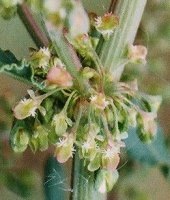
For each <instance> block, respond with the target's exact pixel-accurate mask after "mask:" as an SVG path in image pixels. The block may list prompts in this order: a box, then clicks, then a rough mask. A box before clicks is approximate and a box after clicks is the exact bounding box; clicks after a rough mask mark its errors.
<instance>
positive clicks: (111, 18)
mask: <svg viewBox="0 0 170 200" xmlns="http://www.w3.org/2000/svg"><path fill="white" fill-rule="evenodd" d="M118 24H119V19H118V17H117V16H115V15H113V14H112V13H107V14H105V15H104V16H102V17H97V18H96V19H95V23H94V25H95V27H96V29H97V30H98V31H99V32H100V33H101V34H102V35H103V36H104V37H109V36H110V35H111V34H112V33H113V31H114V29H115V28H116V27H117V26H118Z"/></svg>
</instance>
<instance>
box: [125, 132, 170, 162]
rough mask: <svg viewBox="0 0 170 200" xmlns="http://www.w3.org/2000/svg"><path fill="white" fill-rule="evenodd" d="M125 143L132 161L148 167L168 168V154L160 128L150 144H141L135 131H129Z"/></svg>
mask: <svg viewBox="0 0 170 200" xmlns="http://www.w3.org/2000/svg"><path fill="white" fill-rule="evenodd" d="M125 143H126V147H127V152H128V155H129V156H130V157H131V158H132V159H134V160H137V161H139V162H142V163H147V164H149V165H160V166H164V165H165V166H170V152H169V151H168V147H167V145H166V142H165V137H164V134H163V130H162V129H161V128H158V132H157V135H156V136H155V138H154V139H153V141H152V142H151V143H150V144H144V143H142V142H141V141H140V139H139V138H138V136H137V134H136V129H131V130H130V131H129V137H128V138H127V139H126V141H125Z"/></svg>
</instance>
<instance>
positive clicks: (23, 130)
mask: <svg viewBox="0 0 170 200" xmlns="http://www.w3.org/2000/svg"><path fill="white" fill-rule="evenodd" d="M29 139H30V133H29V131H28V129H27V126H26V123H25V122H24V121H17V122H16V123H15V125H14V127H13V128H12V130H11V137H10V143H11V146H12V148H13V150H14V151H15V152H23V151H25V150H26V148H27V147H28V143H29Z"/></svg>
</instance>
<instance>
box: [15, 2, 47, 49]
mask: <svg viewBox="0 0 170 200" xmlns="http://www.w3.org/2000/svg"><path fill="white" fill-rule="evenodd" d="M18 15H19V17H20V19H21V20H22V22H23V23H24V25H25V27H26V29H27V30H28V32H29V34H30V35H31V37H32V39H33V41H34V42H35V44H36V46H37V47H43V46H45V47H46V46H48V44H49V41H48V38H47V37H46V35H45V34H44V33H43V32H42V31H41V29H40V28H39V26H38V25H37V23H36V21H35V19H34V17H33V15H32V13H31V12H30V10H29V8H28V6H27V5H26V4H25V3H23V4H21V5H18Z"/></svg>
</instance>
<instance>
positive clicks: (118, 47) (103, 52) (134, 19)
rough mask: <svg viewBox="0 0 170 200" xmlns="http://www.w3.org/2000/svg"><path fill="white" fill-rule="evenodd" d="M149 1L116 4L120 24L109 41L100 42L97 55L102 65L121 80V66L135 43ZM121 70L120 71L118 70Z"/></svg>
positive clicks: (130, 1) (122, 66) (121, 0)
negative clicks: (127, 50)
mask: <svg viewBox="0 0 170 200" xmlns="http://www.w3.org/2000/svg"><path fill="white" fill-rule="evenodd" d="M146 2H147V0H120V1H118V2H117V4H116V8H115V12H114V14H116V15H117V16H118V17H119V20H120V23H119V26H118V28H117V29H116V30H115V32H114V34H113V36H111V38H110V39H109V40H107V41H106V40H105V41H104V40H103V39H101V41H100V42H99V45H98V47H97V53H98V54H99V57H100V58H101V61H102V64H103V66H104V67H106V68H107V69H108V70H111V71H112V72H113V73H115V72H117V76H118V77H117V79H119V78H120V76H121V74H122V72H123V70H124V64H120V63H121V60H122V59H124V55H125V52H126V49H127V46H128V45H129V44H132V43H133V42H134V39H135V36H136V33H137V30H138V26H139V24H140V21H141V17H142V14H143V11H144V8H145V5H146ZM118 68H119V69H118Z"/></svg>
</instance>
